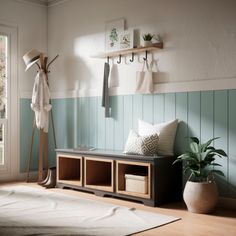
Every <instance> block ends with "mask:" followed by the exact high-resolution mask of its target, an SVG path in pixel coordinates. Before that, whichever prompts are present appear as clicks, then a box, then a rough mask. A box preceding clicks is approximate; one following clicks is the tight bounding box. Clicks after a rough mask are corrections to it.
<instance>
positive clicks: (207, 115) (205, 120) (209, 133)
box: [201, 91, 214, 142]
mask: <svg viewBox="0 0 236 236" xmlns="http://www.w3.org/2000/svg"><path fill="white" fill-rule="evenodd" d="M213 121H214V101H213V91H206V92H201V141H202V142H206V141H208V140H209V139H211V138H213V135H214V132H213Z"/></svg>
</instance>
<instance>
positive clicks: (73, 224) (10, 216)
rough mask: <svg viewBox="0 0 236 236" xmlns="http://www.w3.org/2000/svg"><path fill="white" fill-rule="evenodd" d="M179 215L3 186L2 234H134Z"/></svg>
mask: <svg viewBox="0 0 236 236" xmlns="http://www.w3.org/2000/svg"><path fill="white" fill-rule="evenodd" d="M178 219H179V218H176V217H172V216H166V215H160V214H155V213H150V212H145V211H140V210H136V209H133V208H127V207H122V206H116V205H112V204H107V203H102V202H96V201H91V200H86V199H83V198H79V197H76V196H68V195H66V194H60V193H54V192H50V191H45V190H44V189H42V190H41V189H37V188H32V187H27V186H10V187H9V186H8V187H6V186H5V187H0V235H1V236H8V235H9V236H17V235H34V236H35V235H101V236H106V235H109V236H111V235H112V236H120V235H131V234H133V233H137V232H140V231H144V230H147V229H150V228H154V227H158V226H161V225H164V224H168V223H171V222H174V221H176V220H178Z"/></svg>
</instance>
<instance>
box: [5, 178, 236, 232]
mask: <svg viewBox="0 0 236 236" xmlns="http://www.w3.org/2000/svg"><path fill="white" fill-rule="evenodd" d="M13 184H15V185H16V184H18V185H19V184H20V185H22V184H23V185H26V186H31V187H35V188H42V187H41V186H39V185H37V184H36V183H23V182H18V183H5V184H4V185H13ZM1 185H3V184H1ZM46 191H53V192H58V193H59V192H60V193H64V194H69V195H74V196H79V197H83V198H86V199H91V200H96V201H101V202H107V203H112V204H117V205H122V206H127V207H134V208H136V209H139V210H145V211H150V212H156V213H160V214H165V215H172V216H177V217H181V220H179V221H176V222H174V223H171V224H168V225H164V226H161V227H159V228H154V229H151V230H148V231H145V232H142V233H138V234H135V236H141V235H142V236H210V235H214V236H236V211H235V210H230V209H222V208H217V209H216V211H215V212H214V213H212V214H209V215H207V214H193V213H190V212H188V211H187V210H186V207H185V205H184V203H182V202H179V203H172V204H168V205H164V206H162V207H156V208H153V207H147V206H144V205H143V204H139V203H134V202H130V201H125V200H120V199H114V198H108V197H104V198H102V197H97V196H95V195H94V194H90V193H84V192H80V191H75V190H67V189H66V190H65V189H64V190H63V189H57V188H55V189H50V190H46Z"/></svg>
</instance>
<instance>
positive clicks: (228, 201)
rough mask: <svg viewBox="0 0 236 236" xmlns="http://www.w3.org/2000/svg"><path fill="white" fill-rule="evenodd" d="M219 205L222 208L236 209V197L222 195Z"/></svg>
mask: <svg viewBox="0 0 236 236" xmlns="http://www.w3.org/2000/svg"><path fill="white" fill-rule="evenodd" d="M218 205H219V206H220V207H222V208H227V209H231V210H233V209H234V210H236V199H235V198H226V197H220V198H219V203H218Z"/></svg>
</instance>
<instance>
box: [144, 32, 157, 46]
mask: <svg viewBox="0 0 236 236" xmlns="http://www.w3.org/2000/svg"><path fill="white" fill-rule="evenodd" d="M154 36H155V35H154V34H150V33H147V34H144V35H143V41H144V44H143V46H144V47H148V46H151V45H152V39H153V37H154Z"/></svg>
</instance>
